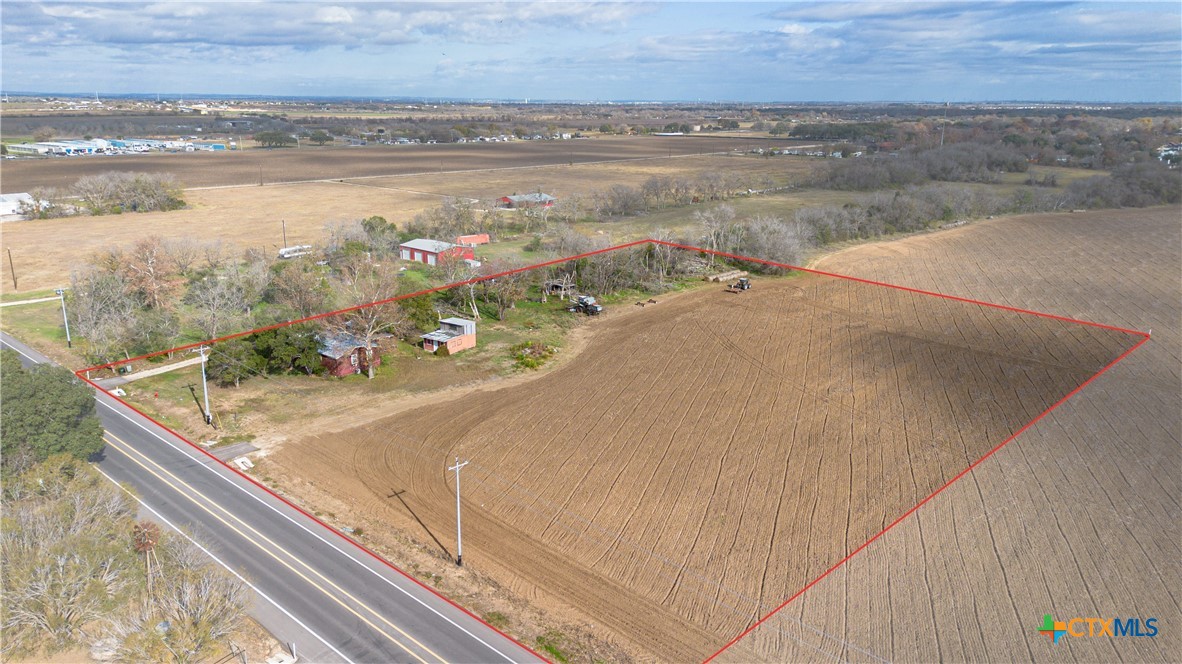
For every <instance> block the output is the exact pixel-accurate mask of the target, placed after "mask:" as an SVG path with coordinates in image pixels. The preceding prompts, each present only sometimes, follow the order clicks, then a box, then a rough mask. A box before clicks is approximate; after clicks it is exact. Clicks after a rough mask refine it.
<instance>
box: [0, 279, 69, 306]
mask: <svg viewBox="0 0 1182 664" xmlns="http://www.w3.org/2000/svg"><path fill="white" fill-rule="evenodd" d="M0 276H8V275H0ZM43 297H57V293H55V292H53V289H52V288H46V289H45V290H38V291H23V292H20V293H4V294H2V295H0V302H19V301H21V300H39V299H41V298H43ZM46 304H49V303H48V302H47V303H46ZM4 311H5V312H6V313H7V312H9V311H12V309H11V308H5V309H4Z"/></svg>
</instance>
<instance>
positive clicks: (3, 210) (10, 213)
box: [0, 193, 35, 220]
mask: <svg viewBox="0 0 1182 664" xmlns="http://www.w3.org/2000/svg"><path fill="white" fill-rule="evenodd" d="M22 204H24V205H26V206H28V207H29V208H30V209H31V208H32V207H33V205H34V204H35V203H34V201H33V197H32V196H31V195H29V194H25V193H21V194H0V219H3V218H6V217H20V216H22V215H21V205H22ZM5 220H6V219H5Z"/></svg>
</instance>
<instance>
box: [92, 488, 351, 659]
mask: <svg viewBox="0 0 1182 664" xmlns="http://www.w3.org/2000/svg"><path fill="white" fill-rule="evenodd" d="M92 467H93V468H94V469H95V470H97V471H98V472H99V474H101V475H102V476H103V477H105V478H107V480H109V481H110V482H111V484H114V485H115V486H116V487H118V488H119V490H120V491H123V492H124V493H126V494H127V495H129V496H131V497H132V498H133V499H135V501H136V502H137V503H139V504H140V506H142V507H143V508H144V509H146V510H148V511H149V512H151V513H152V514H153V515H154V516H155V517H156V518H157V519H159V520H160V521H162V522H163V523H164V525H166V526H168V527H169V528H171V529H172V530H173V531H174V532H176V533H177V534H179V535H180V536H181V537H184V538H185V539H187V540H189V542H190V543H192V544H193V546H195V547H197V548H198V549H201V550H202V551H204V552H205V555H207V556H209V557H210V558H212V559H213V561H214V562H215V563H217V564H219V565H221V566H222V567H223V568H225V570H226V571H227V572H229V573H230V574H233V575H234V576H235V577H237V578H238V580H239V581H241V582H242V583H245V584H246V585H247V586H249V587H250V589H251V590H253V591H254V592H255V594H256V595H258V596H259V597H262V598H263V599H265V600H267V601H268V602H270V603H271V606H274V607H275V608H277V609H279V610H280V611H282V612H283V615H285V616H287V617H288V618H291V620H292V621H293V622H295V624H297V625H299V626H300V627H302V628H304V630H305V631H307V632H308V633H309V634H311V635H312V636H314V637H316V640H317V641H319V642H321V643H323V644H324V645H325V646H326V647H327V648H328V649H329V650H331V651H333V652H335V653H336V654H337V655H338V656H340V658H341V659H342V660H344V661H346V662H348V663H349V664H353V660H351V659H349V658H348V657H346V656H345V653H343V652H341V651H340V650H337V649H336V647H335V646H333V645H332V644H331V643H329V642H328V641H326V640H324V637H322V636H320V635H319V634H317V633H316V632H314V631H312V628H310V627H308V626H307V625H305V624H304V623H303V622H302V621H300V619H299V618H296V617H295V616H293V615H291V612H290V611H288V610H287V609H285V608H283V607H282V606H280V605H279V602H276V601H275V600H273V599H271V597H270V596H268V595H267V594H266V593H264V592H263V591H261V590H259V589H258V587H257V586H255V585H254V584H253V583H251V582H250V581H247V580H246V579H245V578H244V577H243V576H242V575H241V574H239V573H238V572H237V571H236V570H235V569H234V568H232V567H230V566H229V565H227V564H226V563H225V562H223V561H222V559H221V558H218V557H217V556H215V555H213V553H212V552H211V551H210V550H209V549H206V548H205V547H204V546H201V543H200V542H198V541H197V540H195V539H193V538H192V537H190V536H189V534H188V533H186V532H185V531H184V530H181V529H180V528H178V527H177V526H176V525H175V524H173V523H172V522H171V521H169V520H168V519H166V518H165V517H164V515H163V514H161V513H160V512H157V511H156V510H154V509H152V506H151V505H149V504H147V503H145V502H144V501H143V499H142V498H140V497H139V496H137V495H135V493H134V492H133V491H131V490H130V489H128V488H127V487H125V486H123V485H122V484H120V483H118V482H116V481H115V478H113V477H111V476H110V475H108V474H107V473H106V471H104V470H103V469H102V468H99V467H98V466H95V465H93V464H92Z"/></svg>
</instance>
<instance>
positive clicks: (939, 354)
mask: <svg viewBox="0 0 1182 664" xmlns="http://www.w3.org/2000/svg"><path fill="white" fill-rule="evenodd" d="M621 309H623V308H618V309H617V310H615V311H613V312H611V313H610V314H609V315H608V316H606V317H604V319H602V320H598V321H594V322H593V323H592V324H591V326H589V327H590V328H591V330H592V332H591V337H590V339H589V341H588V343H587V346H586V348H585V350H583V351H582V352H581V353H580V354H579V355H578V356H577V357H574V358H573V359H572V360H570V361H569V363H567V364H565V365H564V366H563V367H561V368H560V369H558V370H555V371H552V372H549V373H546V374H544V375H542V376H541V377H539V378H538V379H536V380H533V381H529V382H525V383H520V384H514V385H511V386H507V387H505V388H504V389H499V390H485V391H481V392H476V393H471V394H467V395H461V396H459V397H458V398H455V399H453V400H451V401H447V402H442V403H437V404H434V405H430V406H426V407H422V408H417V409H414V410H410V411H406V412H401V413H398V414H395V415H393V416H391V417H388V418H385V419H382V420H379V421H376V422H373V423H371V424H367V425H362V426H356V427H353V428H350V429H346V430H340V431H336V432H327V433H323V434H320V435H314V436H309V437H307V438H304V439H302V440H297V441H293V442H290V443H287V444H286V445H285V446H284V447H283V448H282V449H281V450H279V451H278V452H277V453H275V454H273V455H272V456H271V458H270V459H269V463H273V464H275V467H277V468H279V469H280V470H281V471H282V474H283V475H286V476H291V477H297V478H299V477H315V478H317V482H318V484H321V485H322V486H325V487H331V488H327V489H325V490H326V491H328V492H330V493H332V494H333V495H335V496H337V498H338V499H339V500H340V501H341V502H343V503H348V504H351V505H354V506H355V509H356V510H357V511H358V512H359V513H364V514H367V515H368V516H369V517H370V518H371V519H372V520H373V521H377V522H380V523H387V524H390V526H391V527H392V528H396V529H401V530H403V531H404V532H406V533H409V534H411V535H412V536H414V537H417V538H418V539H419V540H420V541H421V542H423V543H424V545H426V546H432V542H433V541H434V542H436V544H435V545H434V546H437V547H438V548H439V549H440V550H441V551H440V552H441V553H445V552H451V551H454V549H453V547H454V512H453V511H452V508H450V507H449V505H451V502H450V500H451V499H449V496H454V494H453V493H451V492H452V491H453V489H452V486H451V483H450V482H451V480H450V479H449V476H448V474H447V473H446V472H445V470H444V469H445V468H446V466H447V465H448V464H449V463H450V462H452V460H453V459H454V458H455V457H456V456H457V455H458V456H462V457H464V458H466V459H470V460H471V462H472V463H471V465H469V466H468V467H467V468H466V469H465V471H464V472H465V473H466V474H465V477H464V494H465V495H464V501H465V510H466V511H465V520H464V523H465V533H464V534H465V541H466V542H467V543H468V549H467V550H466V552H465V553H466V559H467V560H468V561H470V562H469V563H468V564H469V565H471V566H472V567H473V568H475V569H478V570H479V571H480V572H481V573H485V574H488V575H490V576H491V577H492V578H494V579H496V580H497V582H498V583H500V584H502V585H503V586H505V587H508V588H510V589H511V590H512V591H514V592H516V593H518V594H520V595H523V596H525V597H527V598H529V599H530V600H531V601H533V602H534V603H536V604H537V605H538V606H540V607H543V608H544V609H546V610H553V611H555V612H557V613H562V614H564V615H565V614H569V613H571V612H574V613H576V614H581V615H582V616H583V617H584V619H585V620H587V621H589V622H592V623H594V624H595V625H596V626H597V627H598V628H599V629H601V630H603V631H605V632H607V633H610V634H613V635H615V636H616V637H617V638H619V639H620V640H621V641H622V642H623V643H626V644H627V645H628V647H629V648H630V649H632V650H633V651H634V652H637V653H640V654H641V655H642V656H645V657H655V658H658V659H662V660H669V661H689V660H693V659H702V658H704V657H706V656H708V655H710V654H711V653H713V652H714V651H715V650H717V649H718V648H719V647H721V646H722V645H723V644H724V643H725V642H726V641H727V640H729V639H730V638H731V637H732V636H734V635H736V634H738V633H739V632H741V631H742V630H743V629H744V628H746V627H747V626H748V625H750V624H751V623H752V622H753V621H754V620H755V619H756V618H757V617H759V616H761V615H763V614H765V613H767V612H768V611H770V610H771V609H772V608H774V607H775V606H777V605H778V604H779V603H780V602H782V601H783V600H784V599H785V598H787V597H788V596H790V595H792V594H793V593H794V592H796V591H797V590H799V589H800V588H802V587H803V586H804V585H805V584H806V583H808V581H809V580H811V579H813V578H815V577H816V576H817V575H819V574H820V573H821V572H823V571H824V570H825V569H827V568H828V567H829V566H831V565H832V564H834V563H835V562H837V561H838V560H840V559H841V558H842V557H844V556H845V555H846V554H847V553H849V552H850V551H852V550H853V549H855V548H856V547H858V546H859V545H861V544H862V543H863V542H865V541H866V540H867V539H869V538H870V537H871V536H873V535H874V534H875V533H877V532H879V531H880V530H881V529H882V528H883V527H884V526H885V525H886V524H888V523H890V522H891V521H892V520H894V519H895V518H896V517H898V516H899V515H901V514H903V513H904V512H905V511H906V510H907V509H909V508H910V507H911V506H913V505H915V504H916V503H917V502H919V501H920V500H921V499H922V498H924V497H925V496H927V495H929V494H930V493H931V492H932V491H933V490H935V489H936V488H937V487H939V486H941V485H942V484H943V483H944V482H946V481H947V480H948V479H950V478H951V477H953V476H955V475H956V474H957V473H959V472H960V471H961V470H963V469H964V468H966V467H967V466H968V465H969V464H970V463H971V462H972V461H974V460H976V459H977V458H979V457H980V456H982V455H983V454H984V453H985V452H986V451H988V450H989V449H990V448H992V447H993V446H995V445H997V444H998V443H999V442H1000V441H1002V440H1004V439H1005V438H1006V437H1008V436H1009V435H1011V434H1012V433H1013V432H1015V431H1017V430H1018V429H1019V428H1020V427H1021V426H1022V425H1024V424H1025V423H1026V422H1028V421H1030V420H1031V419H1032V418H1034V417H1035V416H1036V415H1037V414H1038V413H1040V412H1042V411H1043V410H1045V409H1046V408H1047V407H1048V406H1050V405H1051V404H1052V403H1054V402H1055V401H1057V400H1058V399H1060V398H1061V397H1062V396H1063V395H1065V394H1067V393H1068V392H1069V391H1070V390H1071V389H1073V388H1074V387H1076V386H1077V385H1079V384H1080V383H1082V382H1083V381H1084V380H1086V379H1087V378H1088V377H1089V376H1091V375H1092V374H1094V373H1095V372H1096V371H1097V370H1098V369H1099V368H1100V367H1102V366H1104V365H1105V364H1106V363H1108V362H1109V361H1110V360H1111V359H1112V358H1114V357H1115V356H1117V355H1118V354H1119V353H1121V352H1123V351H1124V350H1125V349H1127V348H1128V347H1130V346H1131V345H1132V344H1133V343H1134V342H1135V341H1136V340H1137V338H1136V337H1133V336H1131V335H1128V334H1125V333H1122V332H1114V331H1108V330H1103V329H1099V328H1095V327H1088V326H1083V325H1078V324H1074V323H1065V322H1061V321H1057V320H1050V319H1045V318H1039V317H1035V316H1031V315H1027V314H1016V313H1011V312H1006V311H1000V310H997V309H994V308H988V307H982V306H978V305H972V304H965V303H959V302H954V301H949V300H943V299H939V298H934V297H930V296H923V295H916V294H912V293H907V292H903V291H900V290H896V289H889V288H884V287H880V286H872V285H865V284H859V283H856V282H851V281H848V280H840V279H834V278H825V277H813V276H806V277H799V278H794V279H788V280H759V281H758V282H757V286H756V288H755V289H754V290H753V291H751V292H749V293H746V294H744V295H742V296H734V295H728V294H725V293H722V292H720V290H719V289H716V288H711V289H705V290H700V291H695V292H691V293H688V294H685V295H681V296H677V297H673V298H666V299H663V300H662V302H661V303H659V304H658V305H656V306H650V307H646V308H644V309H639V308H628V310H621ZM394 491H404V492H405V493H402V494H401V495H402V498H403V499H404V500H405V505H403V504H401V503H399V502H392V501H391V499H390V498H389V496H390V495H391V494H392V493H393V492H394ZM780 631H782V630H777V632H776V633H777V634H778V633H779V632H780ZM741 647H742V650H737V651H734V652H737V653H740V655H739V656H740V658H741V657H743V656H756V655H757V653H758V651H757V650H755V649H749V648H748V647H747V646H746V644H743V645H742V646H741Z"/></svg>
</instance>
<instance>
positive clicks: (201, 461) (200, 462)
mask: <svg viewBox="0 0 1182 664" xmlns="http://www.w3.org/2000/svg"><path fill="white" fill-rule="evenodd" d="M98 402H99V403H101V404H102V405H104V406H106V407H107V408H109V409H110V410H111V411H112V412H114V413H116V414H118V415H119V416H120V417H122V418H123V419H125V420H127V421H128V422H131V423H132V424H134V425H136V426H138V427H139V428H141V429H143V430H144V431H146V432H148V433H150V434H152V435H153V436H155V437H156V438H158V439H159V440H161V441H162V442H164V444H166V445H168V446H169V447H171V448H173V449H174V450H177V451H178V452H181V453H182V454H184V455H185V456H187V457H189V458H190V459H192V460H193V461H196V462H197V463H198V465H200V466H202V467H204V468H207V469H209V471H210V472H212V473H213V474H214V475H216V476H217V477H219V478H220V479H222V480H223V481H225V482H226V483H227V484H229V485H230V486H232V487H234V488H236V489H238V490H239V491H241V492H242V493H245V494H246V495H247V496H250V497H251V498H252V499H254V500H255V501H257V502H258V503H259V504H261V505H264V506H266V507H267V509H270V510H271V511H272V512H275V513H276V514H278V515H279V516H281V517H283V518H284V519H287V520H288V521H289V522H291V523H292V524H293V525H295V526H296V527H298V528H300V529H301V530H303V531H304V532H306V533H308V534H309V535H311V536H313V537H315V538H316V539H318V540H320V541H321V542H323V543H325V544H327V545H328V546H329V547H331V548H332V549H333V550H335V551H336V552H337V553H340V554H341V555H343V556H345V557H346V558H348V559H349V560H352V561H353V562H355V563H357V564H358V565H360V566H361V567H362V568H364V569H365V570H367V571H368V572H369V573H371V574H373V575H374V576H376V577H378V578H379V579H381V580H382V581H385V582H386V584H387V585H389V586H390V587H392V588H395V589H397V590H398V591H399V592H401V593H402V594H404V595H406V596H407V597H409V598H411V599H413V600H414V601H416V602H418V603H419V605H420V606H422V607H423V608H425V609H427V610H428V611H430V612H431V613H434V614H435V615H437V616H439V617H440V618H442V619H444V620H446V621H447V622H449V623H451V625H452V626H453V627H455V628H456V629H458V630H460V631H461V632H463V633H465V634H467V635H468V636H470V637H472V638H473V639H475V640H476V641H477V642H479V643H480V644H481V645H483V646H484V647H486V648H488V649H489V650H491V651H493V652H495V653H496V654H498V655H500V656H501V657H503V658H505V661H507V662H514V661H515V660H514V659H513V658H512V657H509V656H508V655H506V654H505V653H503V652H501V651H500V650H497V649H496V648H494V647H493V646H492V645H490V644H489V643H488V642H486V641H485V640H484V639H482V638H480V637H479V636H477V635H475V634H473V633H472V632H469V631H468V630H467V629H466V628H465V627H464V626H462V625H460V624H459V623H457V622H456V621H454V620H452V619H451V618H449V617H447V616H445V615H443V614H442V613H440V612H439V610H438V609H436V608H435V607H433V606H431V605H429V604H427V603H426V602H424V601H423V600H422V599H420V598H418V597H416V596H415V595H414V594H412V593H411V592H409V591H408V590H406V589H405V588H403V587H402V586H400V585H398V584H396V583H394V582H393V581H391V580H390V579H389V578H387V577H385V576H384V575H382V574H381V573H379V572H378V571H377V570H375V569H373V568H372V567H370V566H369V565H367V564H365V562H363V561H361V560H359V559H357V558H356V557H354V555H353V554H352V553H351V552H346V551H345V550H343V549H341V548H339V547H337V545H336V544H334V543H332V542H330V541H328V540H326V539H325V538H324V537H321V535H320V533H317V532H313V531H312V530H310V529H309V528H308V527H307V526H305V525H304V524H302V523H300V522H298V521H296V520H295V519H293V518H291V517H290V516H289V515H287V514H284V513H283V512H282V511H280V510H279V509H278V508H276V507H275V506H274V505H271V504H270V503H268V502H266V501H264V500H263V499H261V498H259V497H258V496H257V495H255V494H254V493H253V492H251V491H248V490H247V489H246V488H245V487H243V486H241V485H240V484H238V483H237V482H234V481H233V480H231V479H230V478H229V477H226V476H225V475H223V474H222V473H220V472H217V471H216V470H215V468H221V467H222V466H221V464H209V463H207V462H208V461H209V459H208V458H200V457H196V456H194V455H193V454H192V452H191V451H190V450H187V449H184V448H183V447H178V446H177V445H175V444H174V443H172V441H170V440H168V439H166V438H164V437H163V436H161V435H160V434H159V433H157V432H155V431H153V430H151V429H149V428H148V427H146V426H144V425H143V424H141V423H140V422H138V421H136V420H135V419H132V418H131V417H130V416H129V415H127V414H126V413H124V412H123V411H122V410H121V409H119V408H116V407H114V406H112V405H111V404H109V403H106V402H105V401H103V400H101V399H100V400H98ZM116 403H118V402H116Z"/></svg>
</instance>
